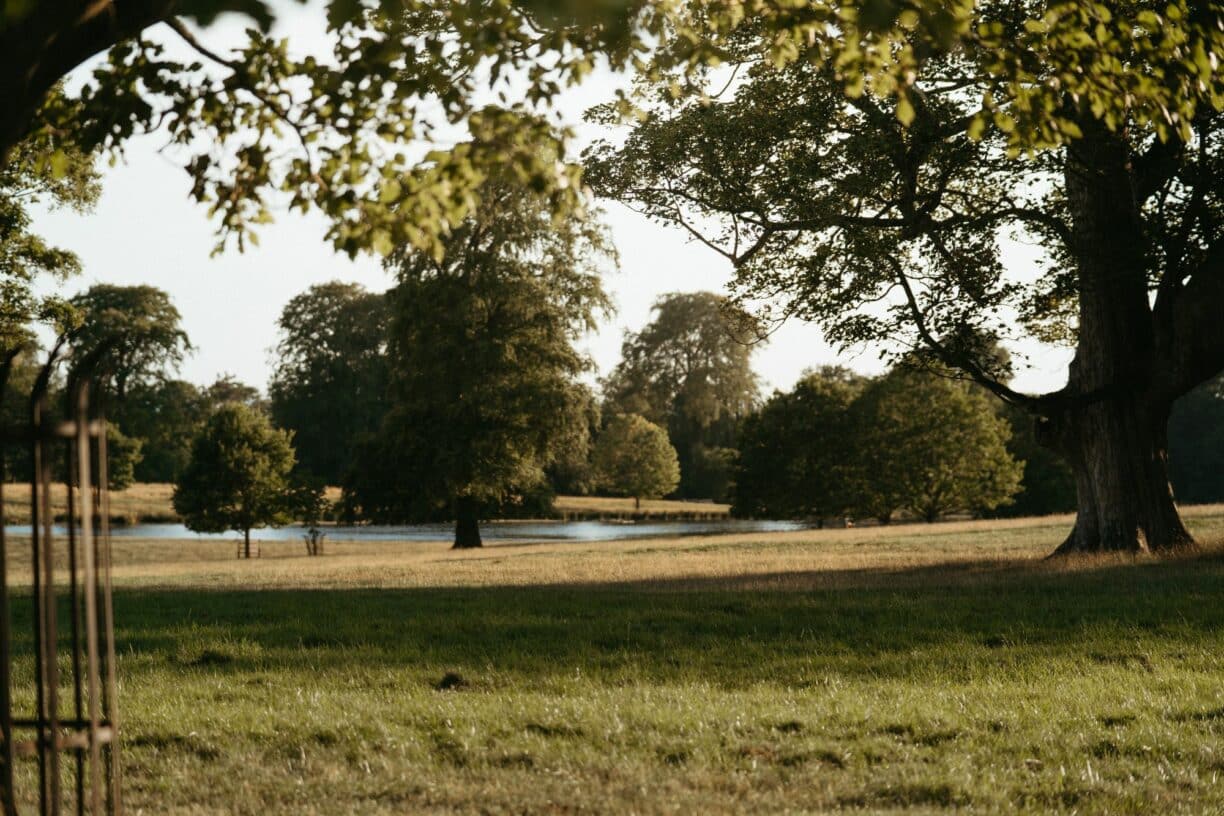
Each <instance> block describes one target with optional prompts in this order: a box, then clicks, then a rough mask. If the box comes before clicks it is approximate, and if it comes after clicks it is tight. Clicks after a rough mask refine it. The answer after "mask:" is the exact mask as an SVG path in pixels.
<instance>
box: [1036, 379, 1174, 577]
mask: <svg viewBox="0 0 1224 816" xmlns="http://www.w3.org/2000/svg"><path fill="white" fill-rule="evenodd" d="M1065 422H1066V425H1067V427H1065V428H1063V429H1062V432H1061V434H1060V437H1061V439H1060V442H1059V447H1060V448H1061V449H1062V450H1063V452H1064V453H1065V454H1066V456H1067V458H1068V460H1069V461H1070V462H1071V466H1072V469H1073V471H1074V473H1075V483H1076V492H1077V510H1076V518H1075V527H1074V528H1073V529H1072V531H1071V534H1070V535H1069V536H1068V537H1067V539H1066V541H1064V542H1063V543H1062V545H1061V546H1060V547H1059V548H1058V549H1057V550H1056V551H1055V554H1056V555H1063V554H1068V553H1086V552H1132V553H1134V552H1155V553H1168V552H1174V551H1177V550H1180V549H1185V548H1188V547H1192V546H1193V545H1194V539H1193V538H1192V537H1191V535H1190V533H1189V532H1188V531H1187V530H1186V528H1185V526H1184V525H1183V524H1182V521H1181V518H1180V516H1179V515H1178V513H1177V506H1176V505H1175V504H1174V503H1173V490H1172V488H1171V487H1170V486H1169V476H1168V456H1167V452H1166V441H1165V440H1166V426H1167V423H1168V409H1167V408H1165V409H1163V410H1160V409H1151V408H1146V409H1145V408H1144V407H1143V405H1142V404H1141V403H1139V402H1138V401H1137V400H1135V399H1119V400H1109V401H1102V402H1098V403H1094V404H1091V405H1088V406H1086V407H1083V408H1081V409H1079V410H1077V411H1075V412H1074V413H1072V414H1070V415H1069V416H1067V417H1066V419H1065Z"/></svg>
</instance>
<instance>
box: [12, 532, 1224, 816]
mask: <svg viewBox="0 0 1224 816" xmlns="http://www.w3.org/2000/svg"><path fill="white" fill-rule="evenodd" d="M1194 525H1195V527H1196V529H1197V530H1198V531H1199V533H1200V534H1201V535H1203V536H1204V538H1206V539H1208V540H1214V541H1219V540H1220V537H1221V536H1220V534H1221V532H1224V516H1222V515H1220V514H1219V513H1218V512H1212V513H1204V514H1200V515H1199V516H1198V517H1197V518H1196V519H1194ZM1064 531H1065V522H1064V521H1061V520H1058V521H1053V522H1051V521H1036V522H1029V523H1023V524H1015V523H1013V524H1012V525H1010V526H1009V525H1001V526H1000V527H999V528H998V529H995V528H993V527H992V526H991V525H984V524H964V525H942V526H937V527H926V526H916V527H907V528H898V529H892V530H873V531H865V530H847V531H829V532H822V533H816V532H813V533H805V534H787V535H776V536H759V537H755V538H753V537H744V536H740V537H727V538H708V539H686V540H673V541H655V542H631V543H626V544H618V545H597V546H596V545H592V546H584V545H557V544H550V545H540V546H522V545H519V546H507V547H495V548H488V549H487V550H486V551H485V552H481V553H474V554H466V553H462V554H456V553H451V552H449V551H448V550H446V549H445V548H444V546H441V545H417V546H402V547H398V548H396V547H391V546H389V545H381V546H378V547H375V546H374V545H361V546H359V545H343V544H341V545H336V546H335V547H334V548H333V550H332V552H333V553H336V554H334V555H331V556H327V557H324V558H321V559H306V558H288V557H280V558H265V559H263V560H262V561H260V562H255V563H245V564H240V563H236V562H232V561H228V560H224V561H223V560H220V553H221V550H220V549H218V550H217V553H216V554H215V555H216V556H217V558H215V559H214V558H213V555H214V554H213V553H212V551H211V550H207V549H206V548H204V547H203V545H193V546H192V547H185V548H184V550H183V552H182V555H181V558H179V559H178V560H173V551H172V550H170V549H169V548H168V547H167V546H166V545H163V549H161V550H156V551H157V552H159V553H161V556H160V558H159V560H157V561H149V560H146V561H145V562H144V563H139V564H136V563H135V562H136V561H137V560H139V559H137V558H135V557H133V554H134V550H120V551H119V552H118V553H117V556H118V557H119V560H120V563H125V562H128V563H133V564H134V565H133V566H130V567H121V568H120V569H119V573H118V576H117V577H118V582H119V587H118V589H117V592H116V596H115V601H116V614H117V616H118V620H119V624H120V625H119V632H118V637H119V642H120V648H121V652H122V659H121V664H122V665H121V678H122V692H121V704H122V706H123V714H124V744H123V751H124V766H125V774H126V779H125V784H126V794H127V800H128V801H127V804H128V808H129V812H139V810H140V809H143V812H144V813H159V814H186V813H191V814H197V813H198V814H205V813H209V814H228V813H234V814H261V816H266V815H267V814H282V813H283V814H316V813H319V814H322V813H326V814H348V813H356V814H366V813H379V814H392V813H396V814H399V813H409V812H411V813H419V812H425V813H428V812H442V813H448V812H453V813H472V812H483V813H541V812H542V813H577V812H604V813H628V812H636V813H734V812H744V811H758V812H797V813H801V812H823V811H828V810H846V811H860V812H861V811H866V812H877V811H890V812H891V811H900V812H913V813H930V812H941V811H951V810H972V811H973V812H987V813H991V812H1031V813H1047V812H1066V813H1072V812H1074V813H1128V812H1129V813H1204V812H1220V811H1224V780H1221V777H1222V776H1224V665H1222V657H1221V656H1224V603H1222V601H1224V554H1222V553H1221V552H1220V551H1219V550H1218V549H1215V548H1214V547H1213V548H1211V549H1209V550H1208V552H1206V553H1204V554H1202V555H1200V556H1198V557H1195V558H1191V559H1185V560H1177V561H1170V562H1156V561H1151V560H1141V561H1138V562H1120V561H1091V562H1079V563H1075V564H1071V565H1058V566H1055V565H1051V564H1049V563H1046V562H1042V561H1040V560H1039V559H1038V556H1039V555H1040V554H1041V553H1043V552H1045V551H1047V550H1048V549H1049V548H1050V547H1052V546H1053V544H1055V543H1056V542H1057V540H1058V537H1059V535H1060V533H1062V532H1064ZM123 546H124V547H129V548H134V547H136V546H138V545H136V544H132V543H127V542H125V543H124V544H123ZM223 546H224V547H225V552H230V550H231V549H232V548H231V547H230V545H223ZM290 552H291V551H290V550H288V549H286V550H285V552H284V553H279V552H274V553H273V554H283V555H288V554H289V553H290ZM210 559H211V560H210ZM256 585H257V586H258V587H259V588H258V589H251V588H249V587H250V586H256ZM17 612H18V615H17V617H16V620H15V621H14V627H15V631H16V632H18V633H20V635H21V636H19V639H18V648H19V650H20V651H22V653H23V655H26V656H24V657H23V658H22V659H21V664H22V667H23V668H24V669H28V665H29V660H28V649H29V639H28V636H27V635H24V632H25V630H26V629H27V628H28V611H27V605H26V604H25V603H20V604H18V605H17ZM448 675H449V677H448ZM444 678H447V679H446V682H443V680H444ZM27 771H28V769H27Z"/></svg>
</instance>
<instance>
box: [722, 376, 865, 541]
mask: <svg viewBox="0 0 1224 816" xmlns="http://www.w3.org/2000/svg"><path fill="white" fill-rule="evenodd" d="M864 384H865V378H863V377H860V376H858V375H856V374H854V373H852V372H850V371H848V370H846V369H844V368H836V367H824V368H821V369H818V370H816V371H813V372H810V373H808V374H806V375H804V376H803V378H802V379H800V380H799V382H798V383H796V384H795V387H794V388H793V389H792V390H791V391H789V392H787V393H782V392H775V393H774V395H773V396H772V397H771V398H770V399H769V400H767V401H766V402H765V404H764V405H763V406H761V408H760V410H758V411H756V412H754V413H752V414H750V415H749V416H748V417H746V418H745V420H744V423H743V426H742V428H741V429H740V434H739V440H740V452H739V459H738V461H737V463H736V468H735V501H734V503H733V504H732V506H731V512H732V513H733V514H734V515H737V516H749V517H753V516H755V517H772V518H814V519H826V518H834V517H837V516H845V515H847V514H848V513H849V512H850V510H851V509H852V506H853V503H854V497H853V496H852V495H851V493H850V491H849V487H850V483H851V477H852V475H853V473H854V472H855V470H854V468H855V462H856V460H857V457H858V456H859V447H860V446H859V445H858V444H857V439H856V437H855V432H856V430H857V429H856V428H855V427H854V423H853V421H852V415H851V406H852V404H853V403H854V401H855V399H856V398H857V397H858V395H859V393H860V392H861V391H862V389H863V387H864Z"/></svg>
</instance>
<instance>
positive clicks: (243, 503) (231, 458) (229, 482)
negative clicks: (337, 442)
mask: <svg viewBox="0 0 1224 816" xmlns="http://www.w3.org/2000/svg"><path fill="white" fill-rule="evenodd" d="M292 439H293V436H292V434H290V433H289V432H288V431H283V430H280V429H277V428H274V427H273V426H272V423H271V422H270V421H269V420H268V417H267V416H266V415H265V414H262V413H260V412H258V411H255V410H252V409H251V408H249V407H247V406H245V405H242V404H241V403H228V404H226V405H223V406H221V407H220V408H218V409H217V410H216V411H214V412H213V414H212V415H211V416H210V417H209V418H208V420H207V422H206V423H205V425H204V428H203V430H202V432H201V433H200V434H199V436H197V437H196V438H195V441H194V442H193V443H192V446H191V458H190V460H189V461H188V463H187V467H186V469H185V470H184V471H183V474H182V475H181V476H180V477H179V480H178V482H177V484H176V485H175V487H174V510H175V512H176V513H178V514H179V515H181V516H182V517H183V521H184V523H185V524H186V525H187V528H188V529H190V530H195V531H197V532H202V533H219V532H224V531H226V530H235V531H237V532H240V533H242V540H243V550H242V552H243V557H245V558H250V557H251V530H252V529H253V528H255V527H263V526H268V525H279V524H286V523H288V522H289V521H291V520H292V518H293V516H292V510H293V509H295V504H296V503H297V502H298V501H299V497H298V496H295V494H294V491H293V490H292V484H291V481H290V474H291V472H292V471H293V466H294V464H295V457H294V453H293V444H292Z"/></svg>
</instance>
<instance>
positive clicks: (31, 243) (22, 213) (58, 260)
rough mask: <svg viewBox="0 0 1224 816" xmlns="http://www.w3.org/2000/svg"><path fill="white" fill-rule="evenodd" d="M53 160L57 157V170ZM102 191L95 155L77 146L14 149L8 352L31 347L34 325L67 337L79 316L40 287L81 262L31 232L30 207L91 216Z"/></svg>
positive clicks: (3, 329) (4, 242)
mask: <svg viewBox="0 0 1224 816" xmlns="http://www.w3.org/2000/svg"><path fill="white" fill-rule="evenodd" d="M52 156H57V161H56V162H55V163H54V166H53V163H52V161H51V158H52ZM99 192H100V186H99V184H98V174H97V171H96V170H95V169H94V157H93V156H92V155H84V154H82V153H81V152H80V151H79V150H76V149H72V148H66V149H65V148H62V147H61V148H60V149H58V150H57V147H56V143H55V142H54V141H53V140H51V139H47V138H42V139H36V138H30V139H27V140H26V141H24V142H21V143H20V144H18V145H17V146H16V147H15V148H14V150H13V151H12V154H11V155H10V160H9V162H8V163H7V164H4V163H2V162H0V348H3V349H4V350H5V351H6V352H7V351H10V350H12V349H18V348H22V347H23V346H24V345H26V344H27V343H28V341H29V340H30V337H31V335H30V323H31V322H39V323H44V324H47V325H50V326H51V327H53V328H54V330H55V331H56V333H63V332H65V331H67V330H68V329H70V328H71V326H72V325H73V323H74V317H75V315H74V314H73V310H72V309H71V308H69V306H68V304H67V303H65V302H64V301H63V299H62V298H60V297H59V296H58V295H57V294H54V293H52V294H41V293H40V292H39V291H38V289H39V288H40V287H37V286H36V283H37V282H38V281H39V280H40V279H45V278H50V279H51V280H53V281H63V280H65V279H67V278H69V277H71V276H72V275H75V274H77V273H79V272H80V270H81V262H80V259H79V258H77V256H76V255H75V254H74V253H72V252H70V251H68V250H65V249H62V248H59V247H54V246H51V245H49V244H48V243H47V242H46V241H45V240H44V239H43V238H42V237H41V236H39V235H37V234H35V233H33V232H31V231H30V227H31V219H30V215H29V213H28V211H27V208H28V207H29V206H30V205H31V204H37V203H43V204H46V205H48V206H50V207H53V208H60V207H67V208H69V209H72V210H75V211H76V212H81V213H84V212H89V211H90V210H92V209H93V207H94V205H95V204H96V203H97V200H98V195H99Z"/></svg>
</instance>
